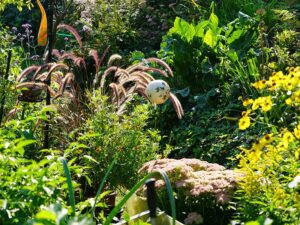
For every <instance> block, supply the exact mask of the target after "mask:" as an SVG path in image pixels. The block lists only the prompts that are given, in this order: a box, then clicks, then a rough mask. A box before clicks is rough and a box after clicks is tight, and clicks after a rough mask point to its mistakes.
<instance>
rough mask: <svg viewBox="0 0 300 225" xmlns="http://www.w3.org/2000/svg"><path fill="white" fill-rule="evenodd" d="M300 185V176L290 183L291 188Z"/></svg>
mask: <svg viewBox="0 0 300 225" xmlns="http://www.w3.org/2000/svg"><path fill="white" fill-rule="evenodd" d="M299 183H300V176H296V177H295V178H294V180H293V181H292V182H290V183H289V185H288V187H289V188H296V187H297V186H298V185H299Z"/></svg>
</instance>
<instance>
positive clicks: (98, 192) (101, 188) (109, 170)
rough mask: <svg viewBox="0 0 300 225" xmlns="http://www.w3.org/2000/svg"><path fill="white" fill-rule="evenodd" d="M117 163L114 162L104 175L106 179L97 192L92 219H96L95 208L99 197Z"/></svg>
mask: <svg viewBox="0 0 300 225" xmlns="http://www.w3.org/2000/svg"><path fill="white" fill-rule="evenodd" d="M115 163H116V160H114V161H112V163H111V164H110V165H109V167H108V170H107V171H106V173H105V175H104V177H103V179H102V181H101V184H100V187H99V189H98V191H97V194H96V196H95V203H94V206H93V208H92V217H94V215H95V207H96V204H97V200H98V197H99V195H100V194H101V192H102V190H103V187H104V184H105V181H106V180H107V177H108V175H109V173H110V172H111V170H112V168H113V167H114V165H115Z"/></svg>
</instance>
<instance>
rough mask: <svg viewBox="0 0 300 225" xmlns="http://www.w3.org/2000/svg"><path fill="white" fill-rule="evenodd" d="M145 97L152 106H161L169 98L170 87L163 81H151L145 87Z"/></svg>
mask: <svg viewBox="0 0 300 225" xmlns="http://www.w3.org/2000/svg"><path fill="white" fill-rule="evenodd" d="M146 95H147V97H148V99H149V100H150V102H151V103H152V104H163V103H164V102H165V101H167V100H168V98H169V96H170V86H169V85H168V84H167V82H165V81H163V80H154V81H151V82H150V83H149V84H148V85H147V87H146Z"/></svg>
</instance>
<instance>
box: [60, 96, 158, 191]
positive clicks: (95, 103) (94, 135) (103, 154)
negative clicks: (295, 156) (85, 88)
mask: <svg viewBox="0 0 300 225" xmlns="http://www.w3.org/2000/svg"><path fill="white" fill-rule="evenodd" d="M90 100H91V105H90V110H92V112H93V113H92V114H93V116H91V117H90V118H89V119H88V121H87V122H86V124H85V126H84V127H83V129H82V130H81V131H80V137H78V141H77V142H73V143H71V144H70V146H69V148H68V149H67V150H66V151H65V154H66V157H67V158H69V157H71V158H73V157H76V156H80V155H82V154H84V155H83V156H84V157H82V156H81V157H79V158H78V160H76V163H77V165H85V164H86V163H88V167H89V174H90V175H91V176H90V178H91V179H92V181H93V186H92V187H90V188H89V189H91V190H87V193H86V195H94V194H95V193H96V189H95V187H98V186H99V182H100V180H101V178H102V177H104V174H105V172H106V170H107V168H108V166H109V165H110V163H111V162H112V161H113V160H114V159H116V160H117V163H116V165H115V166H114V168H113V170H112V172H111V173H112V175H111V178H110V179H109V185H108V187H109V188H116V187H117V186H119V185H120V186H125V187H130V186H131V184H132V183H134V182H135V181H136V179H137V177H138V174H137V171H138V168H139V167H140V166H141V165H142V164H143V163H144V162H146V161H147V160H150V159H153V158H155V157H156V153H157V150H158V141H159V139H160V137H159V135H158V133H157V131H155V130H144V128H145V126H146V124H147V119H148V117H149V110H148V107H149V105H146V104H145V105H139V106H136V107H135V108H134V109H133V111H132V113H130V114H128V115H125V114H124V115H122V118H120V117H119V116H118V115H117V114H116V113H115V107H114V106H113V105H111V104H110V103H108V98H107V97H106V96H101V95H99V94H96V96H95V97H92V96H90ZM74 135H77V134H76V133H74Z"/></svg>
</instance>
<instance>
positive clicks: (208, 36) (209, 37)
mask: <svg viewBox="0 0 300 225" xmlns="http://www.w3.org/2000/svg"><path fill="white" fill-rule="evenodd" d="M203 41H204V43H205V44H207V45H208V46H209V47H211V48H214V47H215V46H216V42H217V41H216V35H215V34H214V32H213V31H212V29H209V30H208V31H207V32H206V33H205V36H204V39H203Z"/></svg>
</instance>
